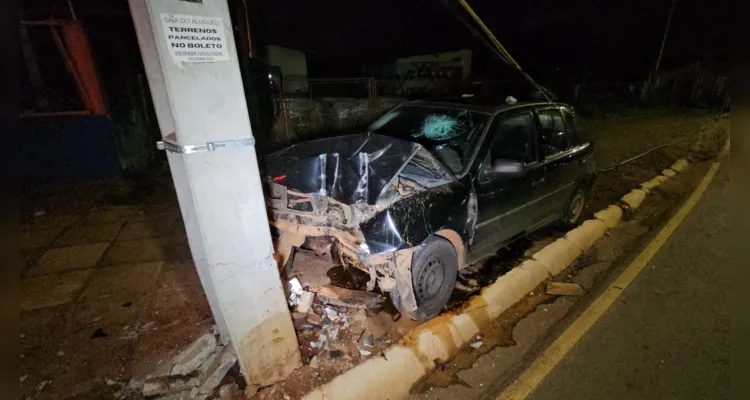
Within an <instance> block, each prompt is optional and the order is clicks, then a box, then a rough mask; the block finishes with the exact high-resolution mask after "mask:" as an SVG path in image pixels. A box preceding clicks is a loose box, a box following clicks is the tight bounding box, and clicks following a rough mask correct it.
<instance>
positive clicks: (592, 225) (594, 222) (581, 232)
mask: <svg viewBox="0 0 750 400" xmlns="http://www.w3.org/2000/svg"><path fill="white" fill-rule="evenodd" d="M618 208H619V207H618ZM606 231H607V225H605V224H604V222H602V221H599V220H598V219H590V220H588V221H585V222H584V223H583V224H581V226H579V227H578V228H575V229H573V230H572V231H569V232H568V233H566V234H565V239H567V240H569V241H571V242H573V243H575V244H576V245H578V247H579V248H580V249H581V251H588V250H589V249H590V248H591V247H592V246H594V243H596V241H597V240H599V238H601V237H602V236H604V233H605V232H606Z"/></svg>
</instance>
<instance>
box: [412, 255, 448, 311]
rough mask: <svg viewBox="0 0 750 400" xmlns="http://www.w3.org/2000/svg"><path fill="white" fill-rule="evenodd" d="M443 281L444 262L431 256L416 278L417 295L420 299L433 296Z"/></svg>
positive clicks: (439, 289) (438, 291)
mask: <svg viewBox="0 0 750 400" xmlns="http://www.w3.org/2000/svg"><path fill="white" fill-rule="evenodd" d="M444 282H445V263H444V262H443V261H442V260H440V259H439V258H435V257H432V258H430V260H429V261H427V265H425V267H424V268H422V270H421V271H420V273H419V276H418V277H417V279H416V286H417V287H416V289H417V296H418V298H419V299H420V300H427V299H431V298H434V297H435V296H436V295H437V294H439V293H440V291H441V287H442V286H443V283H444Z"/></svg>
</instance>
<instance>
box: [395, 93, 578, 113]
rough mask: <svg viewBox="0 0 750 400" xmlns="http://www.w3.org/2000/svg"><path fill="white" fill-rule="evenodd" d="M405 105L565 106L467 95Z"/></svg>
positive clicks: (477, 107) (481, 107)
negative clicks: (505, 100)
mask: <svg viewBox="0 0 750 400" xmlns="http://www.w3.org/2000/svg"><path fill="white" fill-rule="evenodd" d="M403 105H422V106H436V107H445V108H457V109H465V110H471V111H477V112H484V113H491V114H494V113H496V112H500V111H504V110H507V109H511V108H519V107H522V106H565V107H567V106H566V105H565V104H562V103H555V102H548V101H538V102H517V103H514V104H507V103H505V102H500V101H497V100H488V99H484V98H481V97H475V96H467V97H449V98H437V99H425V100H415V101H410V102H407V103H404V104H403Z"/></svg>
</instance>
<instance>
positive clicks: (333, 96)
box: [271, 78, 404, 148]
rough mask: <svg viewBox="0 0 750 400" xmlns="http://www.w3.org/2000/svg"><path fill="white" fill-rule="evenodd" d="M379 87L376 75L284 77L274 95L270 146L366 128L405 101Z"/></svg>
mask: <svg viewBox="0 0 750 400" xmlns="http://www.w3.org/2000/svg"><path fill="white" fill-rule="evenodd" d="M292 88H293V89H292ZM377 88H378V81H376V80H374V79H373V78H344V79H298V78H295V79H285V80H284V82H283V90H281V91H279V92H277V93H276V94H275V95H274V109H275V110H274V112H275V114H276V118H275V122H274V125H273V129H272V134H271V142H272V143H271V148H278V147H282V146H284V145H288V144H291V143H295V142H298V141H301V140H307V139H313V138H317V137H323V136H330V135H334V134H341V133H345V132H352V131H356V130H361V129H364V128H365V127H366V126H367V125H369V124H370V123H371V122H373V121H374V120H375V119H376V118H377V117H379V116H380V115H382V114H384V113H385V112H386V111H388V110H390V109H391V108H393V107H395V106H396V105H398V104H399V103H401V102H403V101H404V98H402V97H398V96H386V95H382V94H381V95H379V94H378V92H377Z"/></svg>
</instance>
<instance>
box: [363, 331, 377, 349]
mask: <svg viewBox="0 0 750 400" xmlns="http://www.w3.org/2000/svg"><path fill="white" fill-rule="evenodd" d="M362 344H363V345H365V346H367V347H375V341H374V339H373V337H372V335H371V334H370V335H367V336H365V338H364V339H363V340H362Z"/></svg>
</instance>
